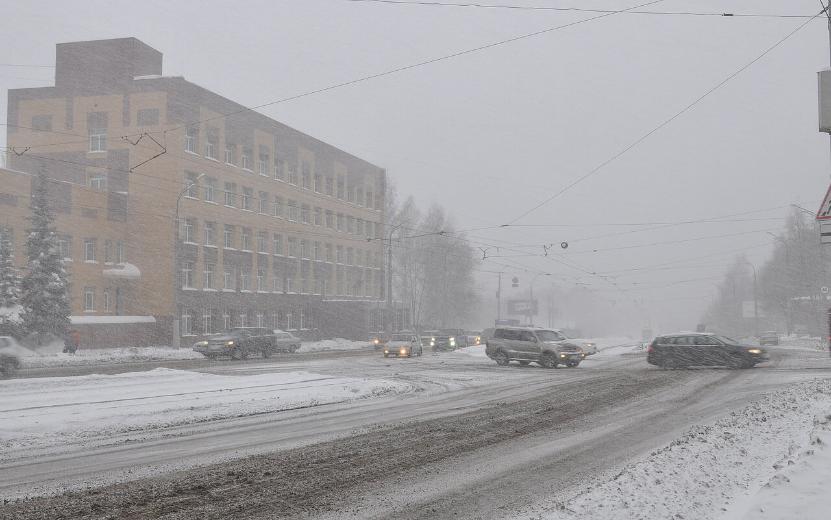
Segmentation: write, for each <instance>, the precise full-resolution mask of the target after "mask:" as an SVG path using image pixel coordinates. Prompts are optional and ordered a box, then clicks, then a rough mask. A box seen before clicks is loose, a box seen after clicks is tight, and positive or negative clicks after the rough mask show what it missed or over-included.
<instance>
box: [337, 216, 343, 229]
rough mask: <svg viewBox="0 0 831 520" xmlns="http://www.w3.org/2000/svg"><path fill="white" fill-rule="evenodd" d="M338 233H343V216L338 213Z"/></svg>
mask: <svg viewBox="0 0 831 520" xmlns="http://www.w3.org/2000/svg"><path fill="white" fill-rule="evenodd" d="M338 231H340V232H343V231H344V220H343V214H342V213H338Z"/></svg>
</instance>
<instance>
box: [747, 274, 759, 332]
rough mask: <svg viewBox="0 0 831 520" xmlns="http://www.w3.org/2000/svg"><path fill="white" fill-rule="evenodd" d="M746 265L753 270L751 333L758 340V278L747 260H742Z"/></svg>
mask: <svg viewBox="0 0 831 520" xmlns="http://www.w3.org/2000/svg"><path fill="white" fill-rule="evenodd" d="M744 261H745V262H746V263H747V265H749V266H750V267H751V268H752V269H753V333H754V335H755V336H756V337H757V338H758V337H759V299H758V293H757V290H758V286H757V283H758V278H757V275H756V266H755V265H753V262H751V261H750V260H748V259H745V260H744Z"/></svg>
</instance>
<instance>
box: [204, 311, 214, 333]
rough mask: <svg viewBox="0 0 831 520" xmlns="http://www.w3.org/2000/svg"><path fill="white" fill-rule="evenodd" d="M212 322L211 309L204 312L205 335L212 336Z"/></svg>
mask: <svg viewBox="0 0 831 520" xmlns="http://www.w3.org/2000/svg"><path fill="white" fill-rule="evenodd" d="M211 321H212V320H211V309H205V310H204V311H202V332H204V333H205V334H212V333H213V331H214V329H213V323H211Z"/></svg>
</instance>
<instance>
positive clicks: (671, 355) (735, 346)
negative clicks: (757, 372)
mask: <svg viewBox="0 0 831 520" xmlns="http://www.w3.org/2000/svg"><path fill="white" fill-rule="evenodd" d="M646 352H647V355H646V361H647V363H649V364H651V365H656V366H659V367H662V368H684V367H690V366H727V367H730V368H753V367H754V366H755V365H756V364H758V363H762V362H764V361H767V360H768V359H769V358H768V353H767V351H766V350H765V349H763V348H761V347H756V346H752V345H743V344H741V343H739V342H738V341H736V340H734V339H730V338H728V337H727V336H721V335H717V334H708V333H682V334H669V335H665V336H658V337H657V338H655V339H654V340H653V341H652V343H651V344H650V345H649V347H648V348H647V349H646Z"/></svg>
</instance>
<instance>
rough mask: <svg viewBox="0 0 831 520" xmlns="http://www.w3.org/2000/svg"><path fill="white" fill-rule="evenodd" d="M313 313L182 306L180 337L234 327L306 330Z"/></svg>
mask: <svg viewBox="0 0 831 520" xmlns="http://www.w3.org/2000/svg"><path fill="white" fill-rule="evenodd" d="M314 321H315V320H314V316H313V315H311V313H310V312H308V311H307V310H306V309H304V308H298V309H292V310H289V311H282V310H278V311H274V312H270V313H268V314H266V313H263V312H258V313H254V312H252V311H250V310H248V311H240V310H236V309H222V310H219V309H210V308H205V309H202V310H201V312H199V311H197V310H194V309H186V310H185V311H184V312H183V313H182V319H181V322H180V325H179V326H180V329H181V334H182V336H195V335H197V334H214V333H217V332H221V331H223V330H229V329H232V328H234V327H261V328H270V329H280V330H287V331H297V330H308V329H310V328H312V327H313V326H314Z"/></svg>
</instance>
